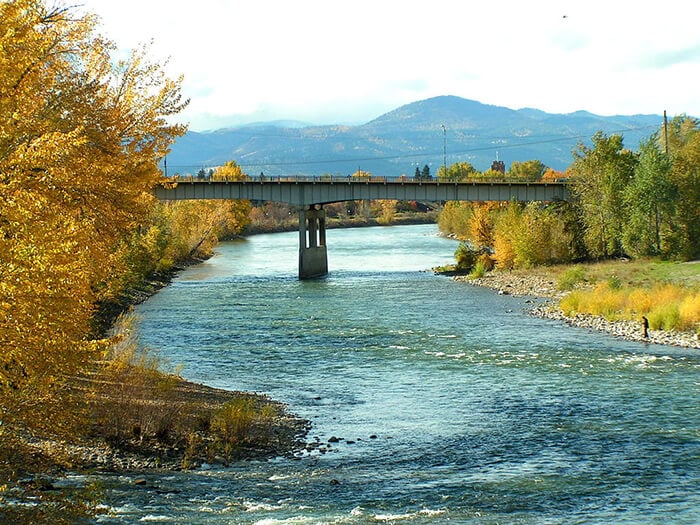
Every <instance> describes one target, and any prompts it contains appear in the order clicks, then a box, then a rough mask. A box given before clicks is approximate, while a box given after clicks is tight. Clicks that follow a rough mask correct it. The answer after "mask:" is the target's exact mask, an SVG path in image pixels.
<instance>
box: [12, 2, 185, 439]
mask: <svg viewBox="0 0 700 525" xmlns="http://www.w3.org/2000/svg"><path fill="white" fill-rule="evenodd" d="M51 5H52V4H51V3H45V2H44V1H42V0H12V1H8V2H2V3H0V408H1V413H0V419H1V421H0V434H3V433H7V432H9V430H8V429H11V428H13V425H23V426H31V427H41V426H45V427H50V428H51V429H52V430H53V431H59V430H61V428H62V426H63V425H64V423H67V422H68V421H69V420H70V418H68V417H64V416H65V415H66V414H63V413H58V412H56V411H55V410H54V409H53V408H52V407H53V406H54V405H53V401H54V400H56V399H58V398H61V394H63V393H65V391H64V390H62V384H63V381H64V380H65V379H66V378H68V377H70V376H71V375H73V374H76V373H79V372H80V371H81V369H82V368H83V367H84V366H85V365H86V364H87V363H88V362H89V361H90V359H92V358H94V357H98V356H99V352H100V350H101V347H100V345H99V344H98V343H95V342H93V341H91V339H90V335H89V334H90V324H91V315H92V312H93V307H94V305H95V303H96V302H97V301H99V300H100V299H102V298H104V297H108V296H110V294H112V293H114V286H115V284H114V281H113V279H112V276H113V275H114V274H115V273H117V272H118V270H119V269H120V268H122V267H123V266H124V260H123V255H124V245H123V242H122V241H123V239H124V238H125V237H126V236H128V235H129V234H130V232H132V231H134V229H137V228H138V227H139V226H140V225H142V224H143V223H144V221H146V220H147V218H148V217H149V213H148V210H149V209H150V208H151V207H152V205H153V202H154V200H153V199H154V198H153V197H152V196H151V189H152V187H153V185H154V184H155V182H156V181H157V180H158V178H159V177H160V172H159V171H158V168H157V160H158V159H159V158H162V157H163V156H164V155H165V154H166V153H167V149H168V147H169V145H170V144H171V143H172V141H173V140H174V137H176V136H178V135H181V134H183V133H184V131H185V128H184V127H183V126H180V125H175V124H170V123H168V120H167V118H168V117H170V116H171V115H174V114H176V113H177V112H179V111H180V110H181V109H182V108H183V107H184V105H185V104H186V101H183V100H182V99H181V95H180V82H181V80H180V79H178V80H171V79H169V78H167V77H166V76H165V75H164V73H163V70H162V66H161V65H158V64H154V63H150V62H149V61H148V60H147V49H146V48H139V49H137V50H135V51H134V52H132V53H131V54H130V55H129V56H128V57H126V58H124V59H123V60H115V58H114V54H115V53H114V51H115V46H114V44H112V43H111V42H109V41H108V40H106V39H104V38H102V37H101V36H99V35H98V34H97V33H96V30H95V27H96V23H97V19H96V18H95V17H94V16H90V15H88V16H80V15H78V14H77V13H76V12H74V11H73V10H72V9H70V8H64V7H52V6H51ZM52 410H53V411H52ZM47 411H48V413H47ZM2 438H3V437H2V436H1V435H0V439H2Z"/></svg>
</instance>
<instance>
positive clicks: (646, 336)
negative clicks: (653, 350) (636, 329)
mask: <svg viewBox="0 0 700 525" xmlns="http://www.w3.org/2000/svg"><path fill="white" fill-rule="evenodd" d="M642 330H643V335H644V339H649V319H647V318H646V316H644V315H643V316H642Z"/></svg>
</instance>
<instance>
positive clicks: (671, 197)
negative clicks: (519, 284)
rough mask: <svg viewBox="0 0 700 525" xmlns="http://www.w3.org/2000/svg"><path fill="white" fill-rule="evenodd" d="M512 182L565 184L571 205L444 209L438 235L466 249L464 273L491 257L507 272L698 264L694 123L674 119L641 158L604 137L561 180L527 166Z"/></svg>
mask: <svg viewBox="0 0 700 525" xmlns="http://www.w3.org/2000/svg"><path fill="white" fill-rule="evenodd" d="M443 171H444V170H442V169H441V174H442V172H443ZM446 171H447V176H451V177H456V178H465V179H466V178H478V177H487V176H490V175H493V173H490V172H491V171H493V170H489V171H487V172H484V173H479V172H478V171H477V170H476V169H474V167H473V166H471V165H470V164H469V163H464V162H462V163H457V164H454V165H452V166H449V167H448V168H447V170H446ZM508 175H509V176H510V177H514V178H523V179H525V180H533V181H535V180H548V179H562V178H563V179H566V180H567V181H568V183H569V189H570V192H571V199H570V200H569V201H568V202H553V203H529V204H521V203H515V202H511V203H505V204H498V203H467V202H448V203H446V205H445V207H444V208H443V210H442V212H441V214H440V218H439V226H440V229H441V231H443V232H444V233H448V234H452V235H454V236H456V237H458V238H461V239H463V240H468V242H469V244H468V245H465V246H462V247H461V248H460V250H459V251H458V254H457V258H458V264H462V265H463V266H465V269H470V268H471V267H472V266H473V265H474V264H476V261H477V259H478V255H479V254H488V257H482V258H481V260H482V263H483V262H484V261H486V260H487V259H490V261H491V263H493V264H495V265H496V267H498V268H502V269H512V268H527V267H531V266H534V265H540V264H553V263H567V262H573V261H583V260H599V259H605V258H611V257H645V256H658V257H662V258H664V259H673V260H692V259H697V258H698V257H700V243H699V242H698V239H699V238H700V206H699V204H700V128H699V122H698V120H697V119H694V118H691V117H688V116H685V115H683V116H678V117H675V118H674V119H672V121H670V122H669V123H668V125H667V126H666V125H664V126H662V127H660V128H659V130H658V131H656V132H655V133H653V134H652V135H651V136H650V137H648V138H647V139H645V140H644V141H642V143H641V144H640V147H639V151H637V152H634V151H632V150H630V149H627V148H625V146H624V141H623V136H622V135H621V134H613V135H605V134H603V133H602V132H598V133H596V134H595V135H594V136H593V137H592V141H591V145H585V144H583V143H579V144H578V146H577V147H576V149H575V150H574V151H573V158H572V163H571V165H570V166H569V168H568V169H567V170H566V172H564V173H559V172H555V171H553V170H551V169H548V168H546V167H545V166H544V165H543V164H542V163H541V162H540V161H527V162H523V163H513V166H512V167H511V170H510V171H509V173H508ZM469 252H476V253H472V254H471V255H468V254H469ZM467 255H468V256H467ZM486 264H488V263H486Z"/></svg>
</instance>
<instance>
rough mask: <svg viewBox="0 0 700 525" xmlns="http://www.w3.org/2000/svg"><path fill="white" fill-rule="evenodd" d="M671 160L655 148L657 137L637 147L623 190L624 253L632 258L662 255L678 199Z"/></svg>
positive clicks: (658, 148) (657, 147)
mask: <svg viewBox="0 0 700 525" xmlns="http://www.w3.org/2000/svg"><path fill="white" fill-rule="evenodd" d="M670 173H671V161H670V159H669V157H668V155H666V154H665V153H664V152H663V151H661V149H660V147H659V145H658V134H657V135H654V136H652V137H650V138H649V139H648V140H646V141H643V142H642V143H641V144H640V154H639V163H638V164H637V167H636V169H635V173H634V178H633V179H632V180H631V181H630V184H629V185H628V186H627V188H626V189H625V195H624V196H625V206H626V208H627V212H628V219H627V221H626V222H625V225H624V228H623V246H624V249H625V252H626V253H628V254H630V255H633V256H642V255H657V254H660V253H661V252H662V231H663V230H665V231H667V232H668V231H671V230H672V227H671V223H670V219H671V218H672V214H673V203H674V201H675V200H676V197H677V191H676V187H675V185H674V184H673V183H672V181H671V179H670Z"/></svg>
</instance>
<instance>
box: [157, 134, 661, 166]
mask: <svg viewBox="0 0 700 525" xmlns="http://www.w3.org/2000/svg"><path fill="white" fill-rule="evenodd" d="M657 127H658V126H656V125H648V126H639V127H632V128H630V127H628V128H624V129H617V130H610V131H608V132H607V133H608V134H618V133H624V132H630V131H643V130H647V129H656V128H657ZM547 136H550V135H543V136H542V137H547ZM530 138H536V136H533V137H530ZM588 138H590V137H589V136H588V135H565V136H554V137H552V138H540V139H538V140H531V141H527V142H518V143H512V144H508V143H504V144H498V145H497V147H498V149H499V150H501V149H513V148H521V147H526V146H536V145H540V144H551V143H555V142H568V141H571V140H585V139H588ZM469 140H479V141H483V140H491V141H511V140H514V137H503V136H501V137H496V136H481V137H479V136H476V137H473V139H472V138H471V137H470V139H469ZM494 147H496V145H494V144H489V145H487V146H479V147H472V148H465V149H452V150H451V151H450V154H451V155H452V156H456V155H465V154H468V153H476V152H480V151H489V150H492V149H493V148H494ZM440 153H441V152H438V151H423V152H420V153H401V154H398V155H373V156H365V157H346V158H339V157H333V158H322V159H311V160H298V161H265V160H261V161H260V162H237V164H238V165H239V166H240V167H241V168H246V167H257V166H310V165H316V164H340V163H345V162H352V163H357V162H371V161H379V160H398V159H412V158H425V157H432V156H437V155H439V154H440ZM195 165H198V164H195ZM195 165H189V164H188V165H179V166H178V165H169V167H171V168H178V167H180V168H182V167H193V166H195Z"/></svg>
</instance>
